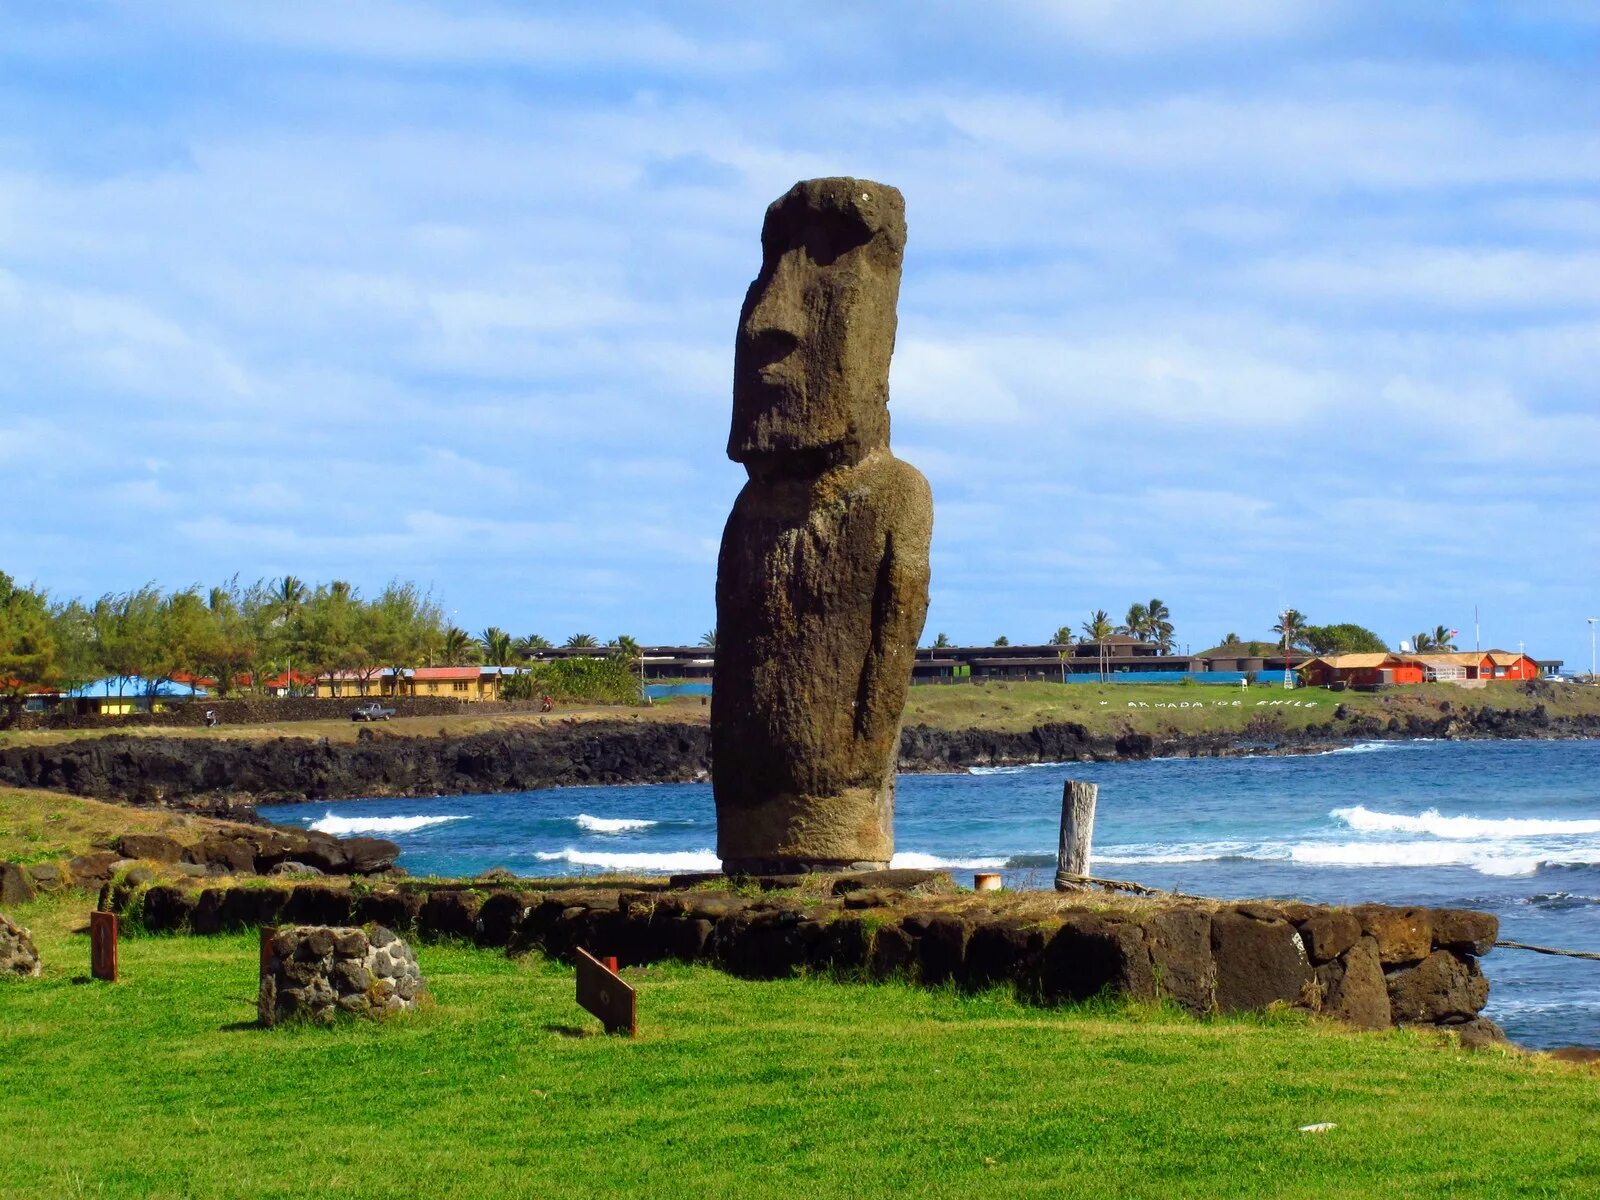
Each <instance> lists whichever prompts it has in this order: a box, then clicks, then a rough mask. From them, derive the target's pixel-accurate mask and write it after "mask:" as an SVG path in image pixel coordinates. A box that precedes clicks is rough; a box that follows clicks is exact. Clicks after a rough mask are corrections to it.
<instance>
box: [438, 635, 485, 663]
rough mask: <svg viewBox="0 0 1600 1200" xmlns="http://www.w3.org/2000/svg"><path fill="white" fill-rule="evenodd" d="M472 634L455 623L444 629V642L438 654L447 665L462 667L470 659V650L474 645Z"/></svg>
mask: <svg viewBox="0 0 1600 1200" xmlns="http://www.w3.org/2000/svg"><path fill="white" fill-rule="evenodd" d="M476 644H477V643H476V642H474V641H473V638H472V635H471V634H470V633H468V632H467V631H466V630H465V629H461V628H458V627H457V626H455V625H452V626H450V628H449V629H446V630H445V631H444V642H443V644H442V645H441V647H440V656H441V657H442V658H443V659H444V665H445V666H447V667H464V666H466V665H467V664H468V663H469V662H471V661H472V651H473V648H474V647H475V646H476Z"/></svg>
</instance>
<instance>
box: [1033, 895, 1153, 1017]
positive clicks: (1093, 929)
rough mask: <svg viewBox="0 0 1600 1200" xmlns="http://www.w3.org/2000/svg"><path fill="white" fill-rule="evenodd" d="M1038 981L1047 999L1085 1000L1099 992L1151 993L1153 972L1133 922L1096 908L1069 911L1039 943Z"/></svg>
mask: <svg viewBox="0 0 1600 1200" xmlns="http://www.w3.org/2000/svg"><path fill="white" fill-rule="evenodd" d="M1041 982H1042V984H1043V991H1044V997H1045V998H1046V999H1047V1000H1089V999H1092V998H1094V997H1095V996H1098V995H1100V994H1101V993H1107V994H1109V995H1115V996H1126V997H1129V998H1131V999H1134V1000H1153V999H1155V997H1156V979H1155V972H1154V970H1153V969H1152V968H1151V965H1150V953H1149V951H1148V950H1147V949H1146V948H1145V942H1144V936H1143V933H1142V932H1141V930H1140V928H1139V926H1138V925H1136V924H1134V923H1132V922H1131V921H1127V920H1123V919H1121V918H1119V917H1115V916H1110V915H1105V914H1100V913H1071V914H1068V916H1067V918H1066V921H1065V923H1064V924H1063V925H1062V926H1061V928H1060V929H1058V930H1056V934H1055V936H1054V937H1052V938H1051V939H1050V943H1049V945H1047V946H1046V947H1045V952H1044V963H1043V970H1042V977H1041Z"/></svg>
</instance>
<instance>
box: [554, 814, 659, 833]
mask: <svg viewBox="0 0 1600 1200" xmlns="http://www.w3.org/2000/svg"><path fill="white" fill-rule="evenodd" d="M572 819H573V820H574V821H576V822H577V824H578V828H579V829H587V830H588V831H589V832H590V833H626V832H627V831H628V830H630V829H649V828H650V827H651V826H653V825H659V824H661V822H660V821H644V820H639V819H636V818H633V817H591V816H590V815H589V814H588V813H579V814H578V815H577V816H575V817H573V818H572Z"/></svg>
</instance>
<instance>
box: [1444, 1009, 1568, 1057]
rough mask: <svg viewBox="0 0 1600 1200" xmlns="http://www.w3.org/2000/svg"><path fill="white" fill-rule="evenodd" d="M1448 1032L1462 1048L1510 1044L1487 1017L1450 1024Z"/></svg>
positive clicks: (1473, 1048) (1481, 1047) (1502, 1030)
mask: <svg viewBox="0 0 1600 1200" xmlns="http://www.w3.org/2000/svg"><path fill="white" fill-rule="evenodd" d="M1450 1032H1451V1033H1453V1034H1455V1035H1456V1041H1458V1042H1459V1043H1460V1044H1461V1048H1462V1049H1463V1050H1483V1049H1485V1048H1487V1047H1489V1046H1505V1045H1509V1044H1510V1039H1509V1038H1508V1037H1506V1031H1505V1030H1504V1029H1501V1028H1500V1026H1498V1025H1496V1024H1495V1023H1494V1022H1493V1021H1491V1020H1489V1018H1488V1017H1474V1018H1473V1019H1472V1020H1470V1021H1466V1022H1464V1023H1462V1024H1460V1025H1452V1026H1451V1027H1450ZM1593 1053H1594V1054H1595V1057H1596V1058H1600V1051H1594V1052H1593Z"/></svg>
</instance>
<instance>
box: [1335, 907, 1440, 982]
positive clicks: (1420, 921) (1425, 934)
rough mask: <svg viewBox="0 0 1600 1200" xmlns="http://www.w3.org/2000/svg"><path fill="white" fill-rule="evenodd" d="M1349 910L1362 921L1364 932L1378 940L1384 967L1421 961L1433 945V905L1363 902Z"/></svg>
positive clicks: (1379, 955)
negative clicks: (1408, 905)
mask: <svg viewBox="0 0 1600 1200" xmlns="http://www.w3.org/2000/svg"><path fill="white" fill-rule="evenodd" d="M1350 912H1351V913H1352V914H1353V915H1354V916H1355V918H1356V919H1357V920H1358V921H1360V922H1361V932H1362V933H1364V934H1366V935H1367V936H1368V937H1371V938H1375V939H1376V940H1377V943H1378V957H1379V959H1380V960H1382V962H1383V965H1384V966H1385V967H1393V966H1399V965H1401V964H1404V963H1415V962H1421V961H1422V960H1423V959H1425V958H1427V957H1428V953H1429V951H1431V950H1432V949H1433V912H1432V910H1430V909H1426V908H1390V907H1389V906H1388V905H1384V904H1360V905H1357V906H1356V907H1355V908H1352V909H1351V910H1350Z"/></svg>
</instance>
